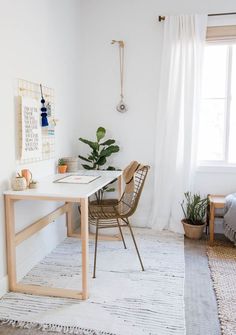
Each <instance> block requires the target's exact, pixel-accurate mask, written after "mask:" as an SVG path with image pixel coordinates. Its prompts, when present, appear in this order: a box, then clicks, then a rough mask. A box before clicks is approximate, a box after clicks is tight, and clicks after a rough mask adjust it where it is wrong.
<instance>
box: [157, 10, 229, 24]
mask: <svg viewBox="0 0 236 335" xmlns="http://www.w3.org/2000/svg"><path fill="white" fill-rule="evenodd" d="M221 15H236V12H232V13H216V14H208V16H221ZM165 18H166V17H165V16H163V15H159V16H158V21H159V22H161V21H165Z"/></svg>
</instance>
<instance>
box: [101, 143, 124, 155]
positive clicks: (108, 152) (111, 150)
mask: <svg viewBox="0 0 236 335" xmlns="http://www.w3.org/2000/svg"><path fill="white" fill-rule="evenodd" d="M119 150H120V147H119V146H118V145H110V146H109V147H107V148H106V149H105V148H103V149H102V151H101V153H100V156H105V157H109V156H111V154H113V153H115V152H118V151H119Z"/></svg>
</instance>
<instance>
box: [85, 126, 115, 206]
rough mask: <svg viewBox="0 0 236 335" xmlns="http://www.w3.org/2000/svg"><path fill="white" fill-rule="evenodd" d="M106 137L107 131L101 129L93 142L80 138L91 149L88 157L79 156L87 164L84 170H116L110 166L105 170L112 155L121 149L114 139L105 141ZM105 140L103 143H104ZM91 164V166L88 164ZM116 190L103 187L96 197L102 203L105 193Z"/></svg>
mask: <svg viewBox="0 0 236 335" xmlns="http://www.w3.org/2000/svg"><path fill="white" fill-rule="evenodd" d="M105 136H106V129H105V128H103V127H99V128H98V129H97V131H96V140H95V141H91V140H87V139H84V138H81V137H80V138H79V141H81V142H83V143H85V144H87V145H88V146H89V147H90V149H91V150H90V152H89V154H88V156H87V157H84V156H81V155H79V158H80V159H82V160H83V161H84V162H86V163H87V164H82V166H83V168H84V169H86V170H116V168H115V167H113V166H110V165H109V166H108V167H106V168H104V166H105V165H106V164H107V159H108V157H110V156H111V155H112V154H114V153H116V152H118V151H119V150H120V147H119V146H118V145H116V144H115V142H116V141H115V140H114V139H108V140H104V137H105ZM102 140H103V141H102ZM88 163H89V164H88ZM112 191H114V188H110V187H109V186H105V187H103V189H102V190H99V191H98V192H97V193H96V194H95V195H96V198H97V202H101V201H102V199H103V194H104V192H112Z"/></svg>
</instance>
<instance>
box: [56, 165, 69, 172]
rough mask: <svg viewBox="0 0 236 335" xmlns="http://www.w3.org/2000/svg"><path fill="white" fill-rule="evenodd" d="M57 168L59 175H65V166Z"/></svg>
mask: <svg viewBox="0 0 236 335" xmlns="http://www.w3.org/2000/svg"><path fill="white" fill-rule="evenodd" d="M57 168H58V172H59V173H66V170H67V165H58V167H57Z"/></svg>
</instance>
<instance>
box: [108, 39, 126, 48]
mask: <svg viewBox="0 0 236 335" xmlns="http://www.w3.org/2000/svg"><path fill="white" fill-rule="evenodd" d="M115 43H119V46H120V47H121V48H124V46H125V43H124V41H122V40H121V41H116V40H112V41H111V44H115Z"/></svg>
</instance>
